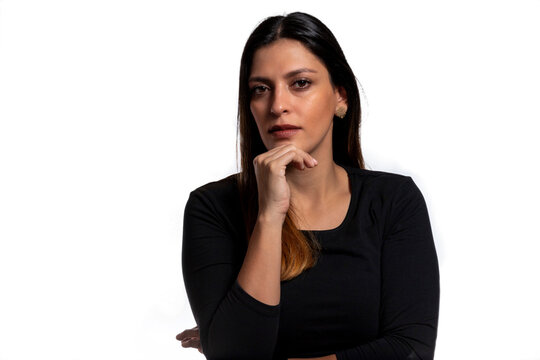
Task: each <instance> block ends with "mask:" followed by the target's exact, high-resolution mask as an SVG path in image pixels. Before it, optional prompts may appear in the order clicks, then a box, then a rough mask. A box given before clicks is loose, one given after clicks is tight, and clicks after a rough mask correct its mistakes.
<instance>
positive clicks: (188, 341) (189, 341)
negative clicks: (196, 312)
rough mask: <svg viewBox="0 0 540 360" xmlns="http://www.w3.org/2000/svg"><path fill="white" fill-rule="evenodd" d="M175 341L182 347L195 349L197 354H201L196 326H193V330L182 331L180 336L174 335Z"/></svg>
mask: <svg viewBox="0 0 540 360" xmlns="http://www.w3.org/2000/svg"><path fill="white" fill-rule="evenodd" d="M176 340H179V341H181V342H182V346H183V347H185V348H190V347H192V348H197V349H198V350H199V352H200V353H201V354H203V350H202V345H201V338H200V336H199V327H198V326H195V327H194V328H193V329H186V330H184V331H182V332H181V333H180V334H178V335H176Z"/></svg>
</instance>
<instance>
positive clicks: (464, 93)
mask: <svg viewBox="0 0 540 360" xmlns="http://www.w3.org/2000/svg"><path fill="white" fill-rule="evenodd" d="M289 3H290V2H288V1H269V2H265V3H260V2H253V1H249V2H247V1H246V2H244V3H240V2H237V3H235V5H231V4H230V3H229V2H225V1H221V2H218V1H197V2H192V3H190V4H189V5H185V2H181V1H167V0H153V1H149V0H145V1H143V0H138V1H137V0H129V1H128V0H123V1H122V0H106V1H104V0H93V1H73V0H70V1H68V0H65V1H59V0H49V1H29V0H17V1H15V0H1V1H0V120H1V125H0V172H1V175H0V238H1V242H0V293H1V295H0V360H16V359H58V360H64V359H70V360H71V359H81V360H82V359H162V360H165V359H202V358H203V356H202V355H200V354H199V353H198V352H197V351H196V350H195V349H184V348H182V347H181V345H180V343H179V342H178V341H177V340H175V336H176V334H177V333H179V332H180V331H182V330H183V329H185V328H191V327H193V326H194V325H195V322H194V320H193V316H192V314H191V309H190V307H189V303H188V301H187V298H186V294H185V290H184V284H183V278H182V272H181V241H182V217H183V210H184V206H185V202H186V200H187V197H188V195H189V192H190V191H191V190H193V189H195V188H196V187H198V186H200V185H203V184H205V183H207V182H209V181H213V180H217V179H221V178H223V177H225V176H227V175H229V174H231V173H233V172H236V171H237V170H238V169H237V165H236V154H235V147H236V143H235V141H236V140H235V137H236V110H237V109H236V103H237V86H238V85H237V81H238V70H239V63H240V55H241V51H242V48H243V45H244V42H245V40H246V39H247V37H248V36H249V34H250V32H251V31H252V30H253V29H254V27H255V26H256V25H257V24H258V23H259V22H260V21H261V20H262V19H264V18H265V17H267V16H270V15H279V14H283V13H286V12H287V13H288V12H292V11H296V10H300V11H304V12H308V13H311V14H313V15H315V16H317V17H318V18H319V19H320V20H322V21H323V22H324V23H325V24H326V25H327V26H328V27H329V28H330V29H331V30H332V31H333V32H334V34H335V36H336V37H337V39H338V41H339V42H340V44H341V46H342V48H343V50H344V52H345V54H346V56H347V59H348V60H349V62H350V65H351V67H352V68H353V70H354V71H355V73H356V76H357V77H358V79H359V81H360V83H361V85H362V86H363V89H364V91H365V97H364V98H363V101H364V110H365V113H364V114H365V117H364V120H363V124H362V130H361V135H362V146H363V151H364V156H365V159H366V163H367V166H368V169H372V170H380V171H388V172H396V173H401V174H405V175H409V176H412V177H413V179H414V181H415V182H416V183H417V185H418V186H419V188H420V189H421V191H422V193H423V194H424V197H425V199H426V201H427V204H428V208H429V212H430V218H431V223H432V228H433V234H434V238H435V241H436V246H437V250H438V254H439V262H440V270H441V308H440V324H439V337H438V342H437V352H436V359H438V360H450V359H451V360H453V359H513V360H514V359H523V360H531V359H540V350H539V348H538V339H539V335H540V331H539V330H538V326H539V321H540V310H539V306H538V304H540V287H539V285H538V283H539V282H538V275H539V274H540V261H539V260H538V256H539V254H540V252H539V250H540V247H539V245H538V244H539V240H540V236H539V235H538V221H539V211H538V204H539V202H540V194H539V190H538V188H539V184H540V176H539V175H540V174H539V170H538V159H537V155H538V154H539V153H540V152H539V145H538V144H537V143H536V144H535V142H536V141H538V137H539V135H540V134H539V131H538V125H537V124H538V123H539V121H540V110H539V105H540V101H539V100H540V86H539V84H540V70H539V68H540V67H539V64H540V50H539V49H540V46H539V44H540V40H539V37H540V20H539V19H540V1H538V0H537V1H533V0H529V1H526V0H522V1H520V0H517V1H516V0H507V1H477V0H466V1H464V0H460V1H456V0H453V1H445V2H441V1H417V0H412V1H369V2H368V1H358V2H356V5H351V4H352V2H351V4H349V3H346V2H341V1H327V2H320V1H296V2H294V6H292V5H289Z"/></svg>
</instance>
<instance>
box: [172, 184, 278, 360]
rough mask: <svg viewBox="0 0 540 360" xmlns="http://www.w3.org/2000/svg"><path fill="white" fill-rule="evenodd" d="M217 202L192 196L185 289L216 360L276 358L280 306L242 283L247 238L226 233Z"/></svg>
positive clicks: (206, 348) (186, 231) (185, 242)
mask: <svg viewBox="0 0 540 360" xmlns="http://www.w3.org/2000/svg"><path fill="white" fill-rule="evenodd" d="M211 199H212V198H211V196H209V195H208V194H205V193H204V192H197V190H196V191H194V192H192V193H191V194H190V197H189V199H188V201H187V204H186V207H185V211H184V226H183V239H182V272H183V276H184V285H185V287H186V293H187V296H188V300H189V303H190V306H191V310H192V312H193V315H194V318H195V321H196V322H197V325H198V326H199V333H200V339H201V345H202V348H203V352H204V355H205V356H206V358H207V359H210V360H214V359H215V360H217V359H220V360H221V359H271V358H272V356H273V352H274V347H275V344H276V341H277V334H278V326H279V311H280V304H278V305H268V304H265V303H263V302H260V301H259V300H257V299H255V298H253V297H252V296H250V295H249V294H248V293H247V292H245V291H244V290H243V289H242V287H241V286H240V285H239V284H238V282H237V281H236V277H237V275H238V274H237V270H235V269H238V268H239V267H238V261H239V255H238V254H239V246H241V241H240V240H241V239H235V238H234V235H233V233H232V232H231V230H230V227H229V230H228V231H227V230H226V229H227V226H226V221H225V217H224V216H223V212H221V211H218V210H217V208H216V207H215V206H214V205H215V204H213V202H212V201H211ZM224 208H226V206H225V205H224ZM240 253H242V252H241V251H240ZM244 253H245V252H244ZM240 261H243V257H242V258H241V259H240ZM235 262H236V263H235ZM240 265H241V263H240Z"/></svg>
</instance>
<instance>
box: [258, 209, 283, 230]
mask: <svg viewBox="0 0 540 360" xmlns="http://www.w3.org/2000/svg"><path fill="white" fill-rule="evenodd" d="M285 217H286V214H276V213H265V212H259V214H258V215H257V223H259V224H260V225H264V226H279V227H281V226H283V223H284V222H285Z"/></svg>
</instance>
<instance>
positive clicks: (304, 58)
mask: <svg viewBox="0 0 540 360" xmlns="http://www.w3.org/2000/svg"><path fill="white" fill-rule="evenodd" d="M299 68H310V69H313V70H316V71H317V72H319V73H322V74H326V73H327V70H326V67H325V66H324V64H323V63H322V62H321V61H320V60H319V58H318V57H317V56H315V55H314V54H313V53H312V52H311V51H310V50H309V49H308V48H307V47H305V46H304V44H302V43H301V42H300V41H297V40H293V39H279V40H276V41H274V42H272V43H271V44H268V45H266V46H263V47H261V48H259V49H258V50H257V51H256V52H255V54H254V56H253V63H252V65H251V75H255V76H272V75H274V76H279V75H283V74H285V73H288V72H290V71H293V70H296V69H299Z"/></svg>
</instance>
